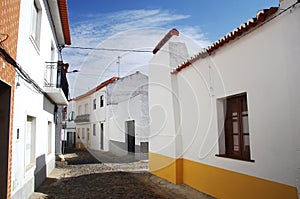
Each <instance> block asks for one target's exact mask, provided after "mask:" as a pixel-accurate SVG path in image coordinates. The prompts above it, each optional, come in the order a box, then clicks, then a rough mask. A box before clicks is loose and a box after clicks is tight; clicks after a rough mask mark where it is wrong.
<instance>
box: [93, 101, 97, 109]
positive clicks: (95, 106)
mask: <svg viewBox="0 0 300 199" xmlns="http://www.w3.org/2000/svg"><path fill="white" fill-rule="evenodd" d="M96 108H97V105H96V99H94V100H93V109H94V110H95V109H96Z"/></svg>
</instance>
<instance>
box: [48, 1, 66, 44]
mask: <svg viewBox="0 0 300 199" xmlns="http://www.w3.org/2000/svg"><path fill="white" fill-rule="evenodd" d="M47 3H48V6H49V10H50V15H51V17H52V22H53V26H54V31H55V34H56V38H57V42H58V44H59V45H71V35H70V26H69V19H68V8H67V2H66V0H56V1H53V0H47Z"/></svg>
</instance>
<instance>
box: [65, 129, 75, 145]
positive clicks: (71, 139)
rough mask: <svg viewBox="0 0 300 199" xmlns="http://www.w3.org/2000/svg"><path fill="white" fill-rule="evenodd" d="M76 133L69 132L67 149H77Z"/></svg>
mask: <svg viewBox="0 0 300 199" xmlns="http://www.w3.org/2000/svg"><path fill="white" fill-rule="evenodd" d="M75 136H76V133H75V132H69V131H68V132H67V148H75V139H76V137H75Z"/></svg>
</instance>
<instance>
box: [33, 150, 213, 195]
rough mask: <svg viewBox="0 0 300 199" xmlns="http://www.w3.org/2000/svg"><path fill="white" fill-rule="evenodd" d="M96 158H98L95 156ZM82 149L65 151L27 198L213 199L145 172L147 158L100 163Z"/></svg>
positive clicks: (146, 169) (146, 170)
mask: <svg viewBox="0 0 300 199" xmlns="http://www.w3.org/2000/svg"><path fill="white" fill-rule="evenodd" d="M97 159H98V158H97ZM97 159H95V158H94V157H93V156H91V155H90V154H89V153H88V152H87V151H85V150H76V151H74V152H73V153H68V154H66V155H65V160H66V161H65V162H56V168H55V169H54V171H53V172H52V173H51V175H50V176H49V177H48V178H47V179H46V180H45V182H44V183H43V184H42V185H41V186H40V187H39V188H38V190H37V191H36V192H35V193H34V194H32V196H31V197H30V199H45V198H46V199H52V198H57V199H63V198H66V199H67V198H68V199H69V198H70V199H75V198H80V199H85V198H86V199H93V198H97V199H98V198H105V199H106V198H116V199H117V198H130V199H134V198H139V199H140V198H141V199H142V198H145V199H148V198H156V199H174V198H176V199H177V198H186V199H191V198H199V199H212V197H210V196H208V195H205V194H203V193H200V192H198V191H196V190H194V189H192V188H190V187H188V186H186V185H174V184H172V183H169V182H168V181H166V180H163V179H161V178H158V177H156V176H154V175H152V174H150V173H149V172H148V161H147V160H141V161H135V162H129V163H109V162H106V163H99V161H97Z"/></svg>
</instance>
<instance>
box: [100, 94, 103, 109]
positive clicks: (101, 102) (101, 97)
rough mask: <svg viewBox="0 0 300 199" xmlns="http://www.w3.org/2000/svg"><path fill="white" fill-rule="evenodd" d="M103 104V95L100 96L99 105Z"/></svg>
mask: <svg viewBox="0 0 300 199" xmlns="http://www.w3.org/2000/svg"><path fill="white" fill-rule="evenodd" d="M103 106H104V95H101V96H100V107H103Z"/></svg>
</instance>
